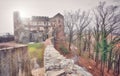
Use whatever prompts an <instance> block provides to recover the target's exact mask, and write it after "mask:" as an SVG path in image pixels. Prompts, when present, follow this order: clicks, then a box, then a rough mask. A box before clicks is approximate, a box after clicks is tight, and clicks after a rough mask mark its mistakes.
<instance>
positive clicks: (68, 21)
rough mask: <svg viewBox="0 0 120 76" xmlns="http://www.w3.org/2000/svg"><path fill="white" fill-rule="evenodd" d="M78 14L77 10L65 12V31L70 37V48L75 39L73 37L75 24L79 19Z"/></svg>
mask: <svg viewBox="0 0 120 76" xmlns="http://www.w3.org/2000/svg"><path fill="white" fill-rule="evenodd" d="M78 18H79V17H78V16H77V15H76V12H65V14H64V21H65V22H64V24H65V33H66V35H67V38H68V42H69V47H68V48H69V50H71V49H70V47H71V44H72V41H73V37H74V35H75V30H76V29H75V24H76V22H77V20H78Z"/></svg>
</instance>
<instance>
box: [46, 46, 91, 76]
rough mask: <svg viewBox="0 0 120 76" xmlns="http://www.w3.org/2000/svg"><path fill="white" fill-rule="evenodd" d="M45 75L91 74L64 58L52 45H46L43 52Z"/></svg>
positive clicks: (82, 75)
mask: <svg viewBox="0 0 120 76" xmlns="http://www.w3.org/2000/svg"><path fill="white" fill-rule="evenodd" d="M44 67H45V76H92V74H91V73H89V72H88V71H87V70H86V69H85V68H83V67H80V66H78V65H76V64H74V60H72V59H66V58H65V57H64V56H63V55H60V53H59V52H58V51H57V50H56V49H55V48H54V47H53V45H48V46H47V47H46V49H45V53H44Z"/></svg>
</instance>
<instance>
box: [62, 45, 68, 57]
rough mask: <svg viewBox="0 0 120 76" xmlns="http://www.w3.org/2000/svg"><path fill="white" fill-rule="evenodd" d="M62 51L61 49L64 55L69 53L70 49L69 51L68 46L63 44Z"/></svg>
mask: <svg viewBox="0 0 120 76" xmlns="http://www.w3.org/2000/svg"><path fill="white" fill-rule="evenodd" d="M60 51H61V52H62V53H63V54H64V55H66V54H69V51H68V50H67V48H66V47H64V46H63V45H62V46H61V47H60Z"/></svg>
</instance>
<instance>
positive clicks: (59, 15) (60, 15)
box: [54, 13, 64, 18]
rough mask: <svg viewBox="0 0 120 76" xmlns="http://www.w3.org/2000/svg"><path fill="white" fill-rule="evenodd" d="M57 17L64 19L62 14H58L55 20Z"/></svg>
mask: <svg viewBox="0 0 120 76" xmlns="http://www.w3.org/2000/svg"><path fill="white" fill-rule="evenodd" d="M55 17H61V18H64V16H63V15H62V14H60V13H57V14H56V15H55V16H54V18H55Z"/></svg>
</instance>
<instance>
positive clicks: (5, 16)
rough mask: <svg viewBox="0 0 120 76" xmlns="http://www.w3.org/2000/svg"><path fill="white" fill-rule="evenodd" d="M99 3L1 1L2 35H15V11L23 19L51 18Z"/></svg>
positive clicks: (85, 0) (95, 0) (78, 0)
mask: <svg viewBox="0 0 120 76" xmlns="http://www.w3.org/2000/svg"><path fill="white" fill-rule="evenodd" d="M99 1H103V0H0V34H1V33H6V32H9V33H12V34H13V31H14V30H13V11H19V12H20V13H21V15H22V16H23V17H30V16H49V17H51V16H54V15H55V14H57V13H58V12H60V13H63V11H64V10H68V11H71V10H73V11H74V10H77V9H81V10H90V9H92V8H94V7H95V6H96V5H98V3H99ZM106 1H107V2H108V4H109V3H112V4H113V3H115V2H114V1H115V0H106ZM116 1H117V0H116ZM118 1H119V0H118ZM119 3H120V2H119Z"/></svg>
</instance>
